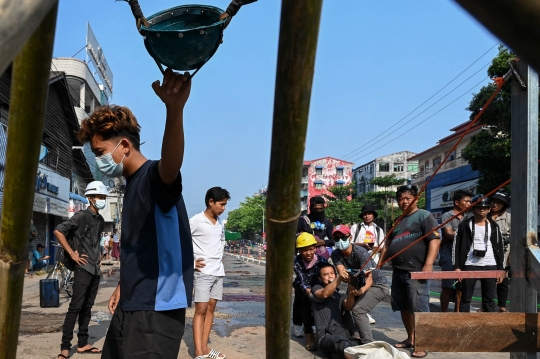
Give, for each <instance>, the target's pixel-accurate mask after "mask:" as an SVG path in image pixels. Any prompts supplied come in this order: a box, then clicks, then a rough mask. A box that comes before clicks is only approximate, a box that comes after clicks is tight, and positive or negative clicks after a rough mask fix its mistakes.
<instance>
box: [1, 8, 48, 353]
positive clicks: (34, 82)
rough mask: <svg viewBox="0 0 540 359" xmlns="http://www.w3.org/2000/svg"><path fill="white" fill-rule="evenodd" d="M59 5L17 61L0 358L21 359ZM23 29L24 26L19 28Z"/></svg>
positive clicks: (10, 137) (5, 218)
mask: <svg viewBox="0 0 540 359" xmlns="http://www.w3.org/2000/svg"><path fill="white" fill-rule="evenodd" d="M57 10H58V3H56V4H55V5H54V6H53V7H52V9H51V10H50V11H49V13H48V14H47V15H46V16H45V18H44V20H43V21H42V22H41V24H40V25H39V27H38V28H37V29H36V30H35V31H34V34H33V35H32V36H31V37H30V38H29V40H28V42H27V43H26V45H24V47H23V49H22V50H21V52H20V53H19V54H18V55H17V57H16V58H15V60H14V62H13V75H12V83H11V99H10V108H9V126H8V135H7V137H8V144H7V155H6V171H5V181H4V190H5V191H4V202H3V206H2V221H1V232H0V359H8V358H9V359H12V358H15V356H16V354H17V342H18V335H19V324H20V319H21V305H22V292H23V285H24V269H25V267H26V261H27V259H28V255H27V246H28V241H27V240H26V237H24V236H21V233H24V232H25V231H26V230H27V229H28V228H29V225H30V217H31V213H32V201H33V198H34V186H35V178H36V172H37V165H38V157H39V148H40V145H41V136H42V132H43V123H44V119H45V108H46V101H47V93H48V89H49V76H50V66H51V58H52V49H53V42H54V32H55V28H56V13H57ZM21 26H22V25H21Z"/></svg>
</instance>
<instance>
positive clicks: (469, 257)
mask: <svg viewBox="0 0 540 359" xmlns="http://www.w3.org/2000/svg"><path fill="white" fill-rule="evenodd" d="M482 197H484V195H482V194H479V195H476V196H475V197H473V198H472V199H471V202H472V204H473V210H472V213H473V217H470V218H468V219H466V220H464V221H462V222H461V223H460V224H459V226H458V228H457V231H456V236H455V238H454V248H453V251H452V253H453V258H452V263H453V265H454V270H455V271H456V272H461V271H475V270H483V271H484V270H502V269H503V256H504V249H503V237H502V234H501V230H500V229H499V226H498V225H497V223H495V221H494V220H493V219H491V218H490V217H489V216H488V214H489V210H490V208H491V201H490V199H489V198H483V199H482ZM475 202H477V203H475ZM458 275H459V274H458ZM476 281H477V280H476V279H463V280H461V282H462V289H461V290H462V295H461V304H460V308H459V311H460V312H463V313H469V312H470V311H471V300H472V297H473V292H474V287H475V286H476ZM501 281H502V278H483V279H480V284H481V286H482V308H481V309H482V311H484V312H495V301H494V299H495V293H496V286H497V284H499V283H500V282H501Z"/></svg>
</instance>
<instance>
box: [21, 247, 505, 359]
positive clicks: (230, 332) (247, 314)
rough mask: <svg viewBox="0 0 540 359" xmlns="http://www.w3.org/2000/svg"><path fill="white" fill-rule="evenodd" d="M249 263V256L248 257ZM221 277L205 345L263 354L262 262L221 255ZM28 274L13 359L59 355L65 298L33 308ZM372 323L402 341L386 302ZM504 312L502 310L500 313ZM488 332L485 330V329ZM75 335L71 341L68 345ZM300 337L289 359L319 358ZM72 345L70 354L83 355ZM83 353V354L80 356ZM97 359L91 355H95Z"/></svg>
mask: <svg viewBox="0 0 540 359" xmlns="http://www.w3.org/2000/svg"><path fill="white" fill-rule="evenodd" d="M251 261H253V260H251ZM224 264H225V268H226V277H225V280H224V298H223V301H221V302H219V303H218V306H217V309H216V316H215V320H214V326H213V332H212V334H211V337H210V341H211V343H210V347H211V348H214V349H218V350H220V351H221V352H223V353H224V354H226V355H227V358H234V359H244V358H245V359H247V358H250V359H251V358H261V359H262V358H266V354H265V328H264V324H265V303H264V301H265V300H266V297H265V267H264V265H263V264H264V263H262V264H257V261H255V263H247V262H246V260H245V259H240V258H236V257H234V256H232V255H226V256H225V258H224ZM105 268H107V269H109V271H108V272H106V273H105V275H104V276H103V278H102V282H101V285H100V289H99V292H98V297H97V299H96V303H95V305H94V308H93V311H92V321H91V324H90V343H92V344H94V345H95V346H97V347H101V346H102V345H103V342H104V338H105V334H106V331H107V328H108V326H109V323H110V318H111V315H110V314H109V313H108V311H107V303H108V299H109V297H110V295H111V293H112V291H113V290H114V287H115V286H116V283H117V282H118V272H119V271H118V266H117V265H115V266H111V267H105ZM43 278H44V276H41V277H40V276H34V278H32V279H29V278H27V279H26V281H25V287H24V294H23V310H22V317H21V333H20V336H19V347H18V352H17V358H22V359H27V358H28V359H34V358H55V359H56V354H58V353H59V346H60V339H61V336H62V334H61V331H60V330H61V326H62V323H63V319H64V314H65V312H66V311H67V307H68V305H69V300H68V298H67V297H66V296H65V295H61V306H60V308H46V309H44V308H40V307H39V295H38V287H39V279H43ZM437 308H438V299H437V298H433V299H432V310H437ZM372 315H373V317H374V318H375V319H376V321H377V323H376V324H374V325H373V326H372V329H373V335H374V338H375V339H376V340H384V341H386V342H388V343H390V344H395V343H397V342H399V341H401V340H403V339H405V337H406V334H405V329H404V328H403V325H402V323H401V319H400V316H399V313H394V312H392V310H391V308H390V304H389V303H380V304H379V305H378V306H377V307H376V308H375V310H374V311H373V312H372ZM501 315H504V314H501ZM192 318H193V309H192V308H188V311H187V317H186V331H185V334H184V337H183V339H182V343H181V347H180V353H179V355H178V358H193V357H194V356H195V355H194V349H193V336H192V327H191V322H192ZM486 335H489V333H486ZM75 343H76V339H75V340H74V344H75ZM304 345H305V338H291V341H290V347H291V351H290V358H292V359H304V358H305V359H308V358H309V359H311V358H323V356H322V354H321V353H319V352H308V351H306V350H305V349H304ZM75 349H76V348H73V349H72V353H71V357H72V358H79V357H81V358H84V357H85V356H81V355H80V354H77V353H76V352H75ZM86 357H87V356H86ZM96 357H97V356H96ZM429 357H430V358H437V359H439V358H440V359H446V358H478V359H499V358H501V359H502V358H508V357H509V354H507V353H430V354H429Z"/></svg>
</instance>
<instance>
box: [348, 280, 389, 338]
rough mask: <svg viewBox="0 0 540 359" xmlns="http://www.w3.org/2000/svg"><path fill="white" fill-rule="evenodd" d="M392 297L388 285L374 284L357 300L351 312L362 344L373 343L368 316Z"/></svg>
mask: <svg viewBox="0 0 540 359" xmlns="http://www.w3.org/2000/svg"><path fill="white" fill-rule="evenodd" d="M389 295H390V287H389V286H388V285H386V284H374V285H372V286H371V288H369V290H368V291H367V292H366V293H365V294H364V295H362V296H360V297H358V298H357V299H356V302H355V303H354V307H353V309H352V310H351V313H352V316H353V319H354V323H355V324H356V327H357V328H358V332H359V334H360V338H362V342H364V343H365V342H372V341H373V335H372V334H371V326H370V324H369V319H368V316H367V314H368V313H369V312H370V311H371V310H373V308H375V307H376V306H377V304H379V302H381V301H383V300H384V299H386V297H388V296H389Z"/></svg>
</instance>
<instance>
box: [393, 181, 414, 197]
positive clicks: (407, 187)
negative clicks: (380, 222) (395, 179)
mask: <svg viewBox="0 0 540 359" xmlns="http://www.w3.org/2000/svg"><path fill="white" fill-rule="evenodd" d="M405 192H410V193H411V194H412V195H413V196H414V197H416V196H417V195H418V187H416V186H413V185H410V184H406V185H404V186H399V187H398V188H397V191H396V199H399V196H400V195H401V194H402V193H405Z"/></svg>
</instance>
